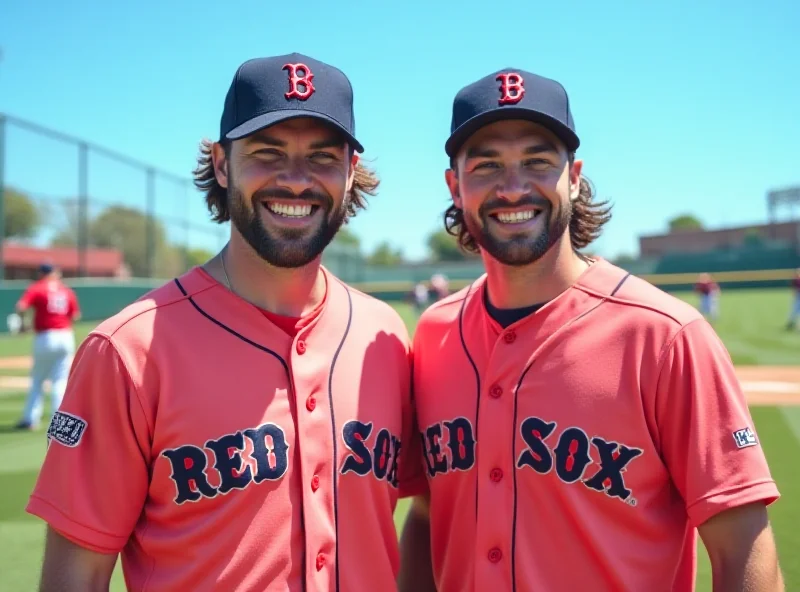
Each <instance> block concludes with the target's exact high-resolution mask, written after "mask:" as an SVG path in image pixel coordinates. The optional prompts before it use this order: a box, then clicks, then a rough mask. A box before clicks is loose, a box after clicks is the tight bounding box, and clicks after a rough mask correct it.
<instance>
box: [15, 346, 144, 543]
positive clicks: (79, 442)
mask: <svg viewBox="0 0 800 592" xmlns="http://www.w3.org/2000/svg"><path fill="white" fill-rule="evenodd" d="M149 433H150V430H149V429H148V422H147V419H146V416H145V414H144V411H143V407H142V406H141V404H140V402H139V399H138V397H137V393H136V392H135V390H134V387H133V385H132V383H131V380H130V377H129V374H128V371H127V370H126V368H125V365H124V363H123V362H122V360H121V358H120V356H119V354H118V352H117V350H116V349H115V347H114V345H113V344H112V343H111V342H110V341H109V340H108V339H107V338H106V337H104V336H101V335H95V334H92V335H90V336H89V337H87V338H86V339H85V340H84V342H83V343H82V344H81V345H80V346H79V348H78V351H77V352H76V355H75V359H74V362H73V365H72V368H71V371H70V376H69V380H68V383H67V390H66V393H65V395H64V399H63V401H62V404H61V407H60V408H59V410H58V412H57V413H55V414H54V416H53V419H52V420H51V423H50V426H49V427H48V432H47V437H48V442H47V453H46V455H45V459H44V463H43V465H42V468H41V470H40V473H39V476H38V479H37V482H36V485H35V487H34V490H33V492H32V494H31V497H30V499H29V501H28V505H27V508H26V510H27V512H29V513H30V514H33V515H35V516H38V517H39V518H41V519H43V520H44V521H45V522H47V523H49V524H50V526H52V527H53V528H54V529H55V530H56V531H58V532H59V533H60V534H62V535H63V536H65V537H66V538H68V539H70V540H71V541H73V542H74V543H76V544H78V545H81V546H83V547H86V548H88V549H91V550H93V551H96V552H100V553H117V552H119V551H120V550H121V549H122V548H123V547H124V546H125V544H126V542H127V541H128V538H129V537H130V534H131V532H132V531H133V528H134V526H135V524H136V521H137V520H138V518H139V516H140V513H141V510H142V507H143V505H144V501H145V497H146V495H147V489H148V474H149V473H148V467H149V458H150V437H149Z"/></svg>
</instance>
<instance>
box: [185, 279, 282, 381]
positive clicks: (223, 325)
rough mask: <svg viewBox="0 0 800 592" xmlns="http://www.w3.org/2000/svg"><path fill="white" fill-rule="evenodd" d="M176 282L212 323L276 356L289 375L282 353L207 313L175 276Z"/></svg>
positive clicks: (196, 307) (193, 304)
mask: <svg viewBox="0 0 800 592" xmlns="http://www.w3.org/2000/svg"><path fill="white" fill-rule="evenodd" d="M175 284H177V286H178V289H179V290H180V291H181V293H182V294H183V295H184V296H186V297H187V298H188V300H189V302H190V303H191V304H192V306H194V307H195V309H196V310H197V312H199V313H200V314H201V315H203V316H204V317H206V318H207V319H208V320H209V321H211V322H212V323H214V324H215V325H217V326H218V327H220V328H222V329H224V330H225V331H227V332H228V333H230V334H231V335H233V336H235V337H238V338H239V339H241V340H242V341H244V342H245V343H247V344H248V345H252V346H253V347H254V348H256V349H260V350H261V351H263V352H265V353H268V354H269V355H271V356H272V357H274V358H275V359H276V360H278V361H279V362H280V363H281V365H282V366H283V369H284V370H286V374H287V375H288V374H289V365H288V364H287V363H286V360H284V359H283V358H282V357H281V356H280V354H278V353H276V352H274V351H272V350H271V349H269V348H268V347H266V346H264V345H261V344H260V343H256V342H255V341H253V340H252V339H248V338H247V337H245V336H244V335H242V334H241V333H239V332H237V331H235V330H234V329H231V328H230V327H228V326H227V325H226V324H225V323H223V322H222V321H218V320H217V319H215V318H214V317H212V316H211V315H210V314H209V313H207V312H206V311H205V310H203V309H202V308H201V307H200V305H199V304H197V302H195V301H194V298H192V297H191V296H189V294H188V293H187V292H186V290H185V289H184V288H183V286H182V285H181V283H180V282H179V281H178V279H177V278H175Z"/></svg>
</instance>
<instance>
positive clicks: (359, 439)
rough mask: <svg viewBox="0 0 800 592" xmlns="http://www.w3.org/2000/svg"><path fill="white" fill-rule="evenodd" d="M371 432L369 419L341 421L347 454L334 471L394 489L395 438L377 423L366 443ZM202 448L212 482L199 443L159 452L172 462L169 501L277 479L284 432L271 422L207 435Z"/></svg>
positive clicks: (284, 460) (285, 452)
mask: <svg viewBox="0 0 800 592" xmlns="http://www.w3.org/2000/svg"><path fill="white" fill-rule="evenodd" d="M371 433H372V423H362V422H360V421H356V420H353V421H349V422H347V423H346V424H345V425H344V427H343V428H342V440H343V442H344V444H345V446H346V447H347V448H348V449H349V450H350V451H351V453H350V454H349V455H348V456H347V457H346V458H345V459H344V462H343V463H342V466H341V470H340V472H341V474H342V475H344V474H346V473H349V472H353V473H355V474H356V475H359V476H362V477H363V476H366V475H369V474H370V473H372V474H373V475H374V476H375V478H376V479H379V480H382V479H385V480H386V481H387V482H388V483H389V485H391V486H392V487H394V488H395V489H396V488H397V487H398V481H397V459H398V455H399V453H400V448H401V443H400V439H399V438H397V437H396V436H395V435H393V434H392V433H391V432H389V430H387V429H385V428H383V429H381V430H380V431H378V433H377V435H376V436H375V441H374V444H373V445H372V446H368V441H369V439H370V435H371ZM245 439H246V440H245ZM204 447H205V449H206V450H208V451H210V452H211V453H212V456H213V458H214V465H213V468H214V470H216V472H217V473H218V476H219V486H217V487H215V486H213V485H212V484H211V483H210V482H209V479H208V471H209V470H211V469H210V467H209V466H208V460H207V456H206V451H205V450H204V449H203V448H200V447H198V446H194V445H192V444H186V445H184V446H180V447H178V448H172V449H169V450H164V451H163V452H162V453H161V455H162V456H164V457H165V458H166V459H167V460H169V462H170V465H171V466H172V473H171V474H170V478H171V479H172V481H173V482H174V483H175V489H176V495H175V499H174V501H175V503H176V504H178V505H180V504H183V503H184V502H196V501H199V500H200V499H201V498H204V497H205V498H213V497H216V496H217V495H218V494H226V493H228V492H229V491H231V490H233V489H245V488H246V487H248V486H249V485H250V484H251V483H255V484H259V483H261V482H263V481H277V480H278V479H281V478H282V477H283V476H284V475H285V474H286V471H287V469H288V467H289V444H288V443H287V442H286V435H285V433H284V431H283V429H282V428H281V427H280V426H278V425H276V424H274V423H265V424H263V425H260V426H258V427H257V428H252V429H247V430H244V431H238V432H235V433H233V434H225V435H224V436H222V437H220V438H218V439H216V440H208V441H207V442H206V443H205V444H204ZM248 449H249V450H250V454H249V455H247V457H246V459H245V458H243V456H242V453H243V452H244V451H245V450H248Z"/></svg>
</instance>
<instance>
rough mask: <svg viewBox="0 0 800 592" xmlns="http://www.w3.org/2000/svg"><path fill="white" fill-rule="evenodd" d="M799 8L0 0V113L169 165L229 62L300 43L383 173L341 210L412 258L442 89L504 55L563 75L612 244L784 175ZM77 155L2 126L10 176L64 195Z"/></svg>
mask: <svg viewBox="0 0 800 592" xmlns="http://www.w3.org/2000/svg"><path fill="white" fill-rule="evenodd" d="M656 4H657V5H656ZM293 6H295V7H294V8H293ZM799 7H800V3H797V2H796V1H795V0H767V1H765V2H761V3H754V2H747V3H745V2H736V3H734V2H723V1H710V0H705V1H699V2H691V1H688V0H677V1H676V0H672V1H670V2H662V3H644V2H638V3H637V2H578V1H573V2H569V3H559V2H551V3H548V4H543V3H538V2H530V1H529V2H522V1H516V0H507V1H506V2H503V3H493V2H477V1H475V0H463V1H460V2H435V3H433V2H432V3H427V2H421V1H419V0H412V1H407V2H404V3H401V4H398V3H381V2H377V1H373V2H370V3H367V2H360V1H356V2H349V3H343V2H321V1H319V0H306V1H305V2H298V3H290V2H284V3H280V4H277V5H276V3H271V2H252V1H248V0H237V1H236V2H230V3H220V2H217V3H211V2H203V1H201V0H195V1H193V2H184V1H178V0H175V1H171V2H155V1H154V0H141V1H139V2H135V3H107V2H104V3H101V2H99V1H97V0H84V1H82V2H71V3H66V2H54V1H52V0H43V1H41V2H22V1H21V0H5V1H4V2H3V3H2V7H0V47H2V51H3V58H2V61H0V111H3V112H6V113H8V114H11V115H15V116H17V117H21V118H24V119H28V120H31V121H34V122H36V123H39V124H41V125H45V126H49V127H53V128H55V129H57V130H59V131H62V132H64V133H68V134H73V135H77V136H80V137H82V138H85V139H86V140H88V141H91V142H95V143H98V144H101V145H104V146H107V147H109V148H112V149H114V150H116V151H118V152H121V153H124V154H127V155H129V156H131V157H133V158H136V159H138V160H141V161H145V162H148V163H151V164H153V165H154V166H157V167H159V168H162V169H165V170H167V171H170V172H172V173H174V174H176V175H180V176H186V177H188V176H189V175H190V173H191V170H192V168H193V166H194V163H195V158H196V154H197V144H198V142H199V140H200V139H201V138H203V137H210V138H216V135H217V133H218V126H219V116H220V112H221V108H222V102H223V100H224V96H225V92H226V91H227V88H228V85H229V83H230V80H231V77H232V75H233V73H234V71H235V70H236V68H237V66H238V65H239V64H240V63H241V62H242V61H244V60H247V59H249V58H251V57H255V56H261V55H278V54H284V53H290V52H292V51H298V52H301V53H305V54H308V55H311V56H313V57H315V58H317V59H321V60H323V61H326V62H329V63H331V64H334V65H336V66H338V67H339V68H341V69H342V70H344V72H345V73H346V74H347V75H348V76H349V77H350V79H351V81H352V83H353V86H354V89H355V102H356V122H357V134H358V136H359V138H360V140H361V142H362V143H363V144H364V145H365V147H366V153H365V155H364V156H365V157H366V158H367V159H369V160H370V162H371V164H372V165H373V166H374V167H375V168H376V169H377V172H378V173H379V175H380V177H381V179H382V188H381V192H380V194H379V195H378V196H377V197H375V198H372V199H371V203H370V206H369V210H368V211H367V212H365V213H362V214H360V215H359V217H358V218H357V219H356V220H355V221H354V223H353V225H352V228H353V230H354V231H355V232H356V233H358V234H359V236H361V238H362V242H363V243H364V245H365V246H366V247H367V248H368V249H370V248H372V247H374V246H375V245H376V244H377V243H379V242H380V241H382V240H384V239H387V238H388V239H389V240H390V241H391V243H392V244H393V245H394V246H399V247H401V248H402V249H403V251H404V253H405V254H406V255H407V256H408V257H411V258H418V257H422V256H424V255H425V252H426V249H425V244H424V243H425V238H426V236H427V235H428V234H429V233H430V232H431V231H433V230H436V229H438V228H439V227H440V225H441V213H442V211H443V210H444V208H445V207H446V205H447V200H448V194H447V190H446V186H445V184H444V176H443V171H444V169H445V167H446V166H447V158H446V156H445V153H444V148H443V146H444V142H445V139H446V138H447V135H448V132H449V126H450V108H451V104H452V99H453V96H454V94H455V93H456V92H457V91H458V89H459V88H461V87H462V86H464V85H466V84H468V83H470V82H472V81H474V80H476V79H477V78H480V77H482V76H484V75H486V74H488V73H490V72H492V71H495V70H497V69H500V68H504V67H515V68H522V69H526V70H529V71H534V72H536V73H539V74H542V75H545V76H548V77H552V78H556V79H557V80H559V81H560V82H562V84H564V86H565V87H566V88H567V90H568V92H569V93H570V98H571V105H572V109H573V115H574V117H575V121H576V125H577V131H578V133H579V135H580V136H581V141H582V146H581V148H580V150H579V157H580V158H582V159H583V160H584V172H585V174H586V175H587V176H588V177H589V178H590V179H591V180H592V181H593V183H594V184H595V187H596V189H597V191H598V194H599V195H600V196H601V197H603V198H610V199H611V200H612V202H613V203H614V218H613V220H612V222H611V223H610V224H609V225H608V226H607V227H606V231H605V234H604V236H603V237H602V238H601V239H600V241H599V242H598V243H597V249H598V251H599V252H600V253H601V254H603V255H604V256H607V257H613V256H615V255H617V254H619V253H635V252H636V251H637V242H636V238H637V236H639V235H640V234H649V233H658V232H661V231H663V230H664V229H665V226H666V220H667V219H668V218H669V217H671V216H673V215H676V214H679V213H683V212H692V213H694V214H696V215H698V216H699V217H700V218H701V219H702V220H703V221H704V222H705V223H706V224H707V225H708V226H710V227H722V226H725V225H734V224H748V223H754V222H764V221H766V219H767V209H766V199H765V196H766V193H767V191H768V190H770V189H773V188H779V187H784V186H789V185H796V184H800V158H798V157H800V151H798V149H797V143H796V142H797V139H798V138H800V76H798V71H800V44H798V43H797V31H796V24H797V23H798V22H800V8H799ZM76 162H77V155H76V151H75V150H74V149H67V148H64V147H60V146H58V145H57V144H56V143H54V142H50V141H43V140H38V139H35V138H34V137H32V136H31V135H30V134H29V133H27V132H21V131H14V130H12V132H11V133H10V134H9V138H8V155H7V162H6V175H7V182H8V183H10V184H16V185H19V186H22V187H23V188H26V189H28V190H29V191H32V192H34V193H36V194H37V195H53V196H65V197H66V196H70V195H73V194H74V193H75V188H76V184H77V171H76V169H77V165H76ZM90 166H91V174H90V195H91V197H92V199H93V200H96V201H105V200H113V199H119V200H138V202H137V203H142V195H143V191H144V190H143V187H144V182H145V181H144V177H143V176H142V175H141V174H138V173H134V172H132V171H131V170H128V169H127V168H126V167H124V166H119V165H116V164H113V163H111V162H110V161H108V160H107V159H104V158H99V157H97V158H95V157H92V159H91V163H90ZM156 211H157V212H158V213H159V214H161V215H164V216H184V215H188V216H190V217H191V219H192V221H193V223H196V224H199V225H201V226H203V227H205V226H207V227H208V228H209V229H212V226H211V224H210V222H205V221H206V220H207V215H206V212H205V211H204V209H203V205H202V203H201V197H200V194H199V193H197V192H196V191H194V190H193V189H191V188H190V189H188V190H187V189H186V188H184V187H181V186H180V185H177V184H172V183H169V182H166V181H159V185H158V202H157V210H156ZM201 235H202V236H201ZM205 236H206V235H205V234H204V233H202V232H198V233H195V235H194V236H193V237H192V239H191V240H192V241H193V242H197V241H202V240H205V239H204V238H203V237H205ZM209 236H211V235H209ZM216 236H219V233H217V234H216ZM214 246H217V245H216V244H215V245H214Z"/></svg>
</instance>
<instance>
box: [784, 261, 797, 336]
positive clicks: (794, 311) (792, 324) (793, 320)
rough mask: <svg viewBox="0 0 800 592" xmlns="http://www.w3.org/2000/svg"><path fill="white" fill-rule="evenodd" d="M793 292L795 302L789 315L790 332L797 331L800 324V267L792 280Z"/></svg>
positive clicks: (788, 325) (788, 327)
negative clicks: (799, 323)
mask: <svg viewBox="0 0 800 592" xmlns="http://www.w3.org/2000/svg"><path fill="white" fill-rule="evenodd" d="M792 291H793V292H794V301H793V302H792V310H791V312H790V313H789V322H788V323H787V325H786V328H787V329H789V330H792V329H797V327H798V322H800V267H798V268H797V270H796V273H795V276H794V278H792Z"/></svg>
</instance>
